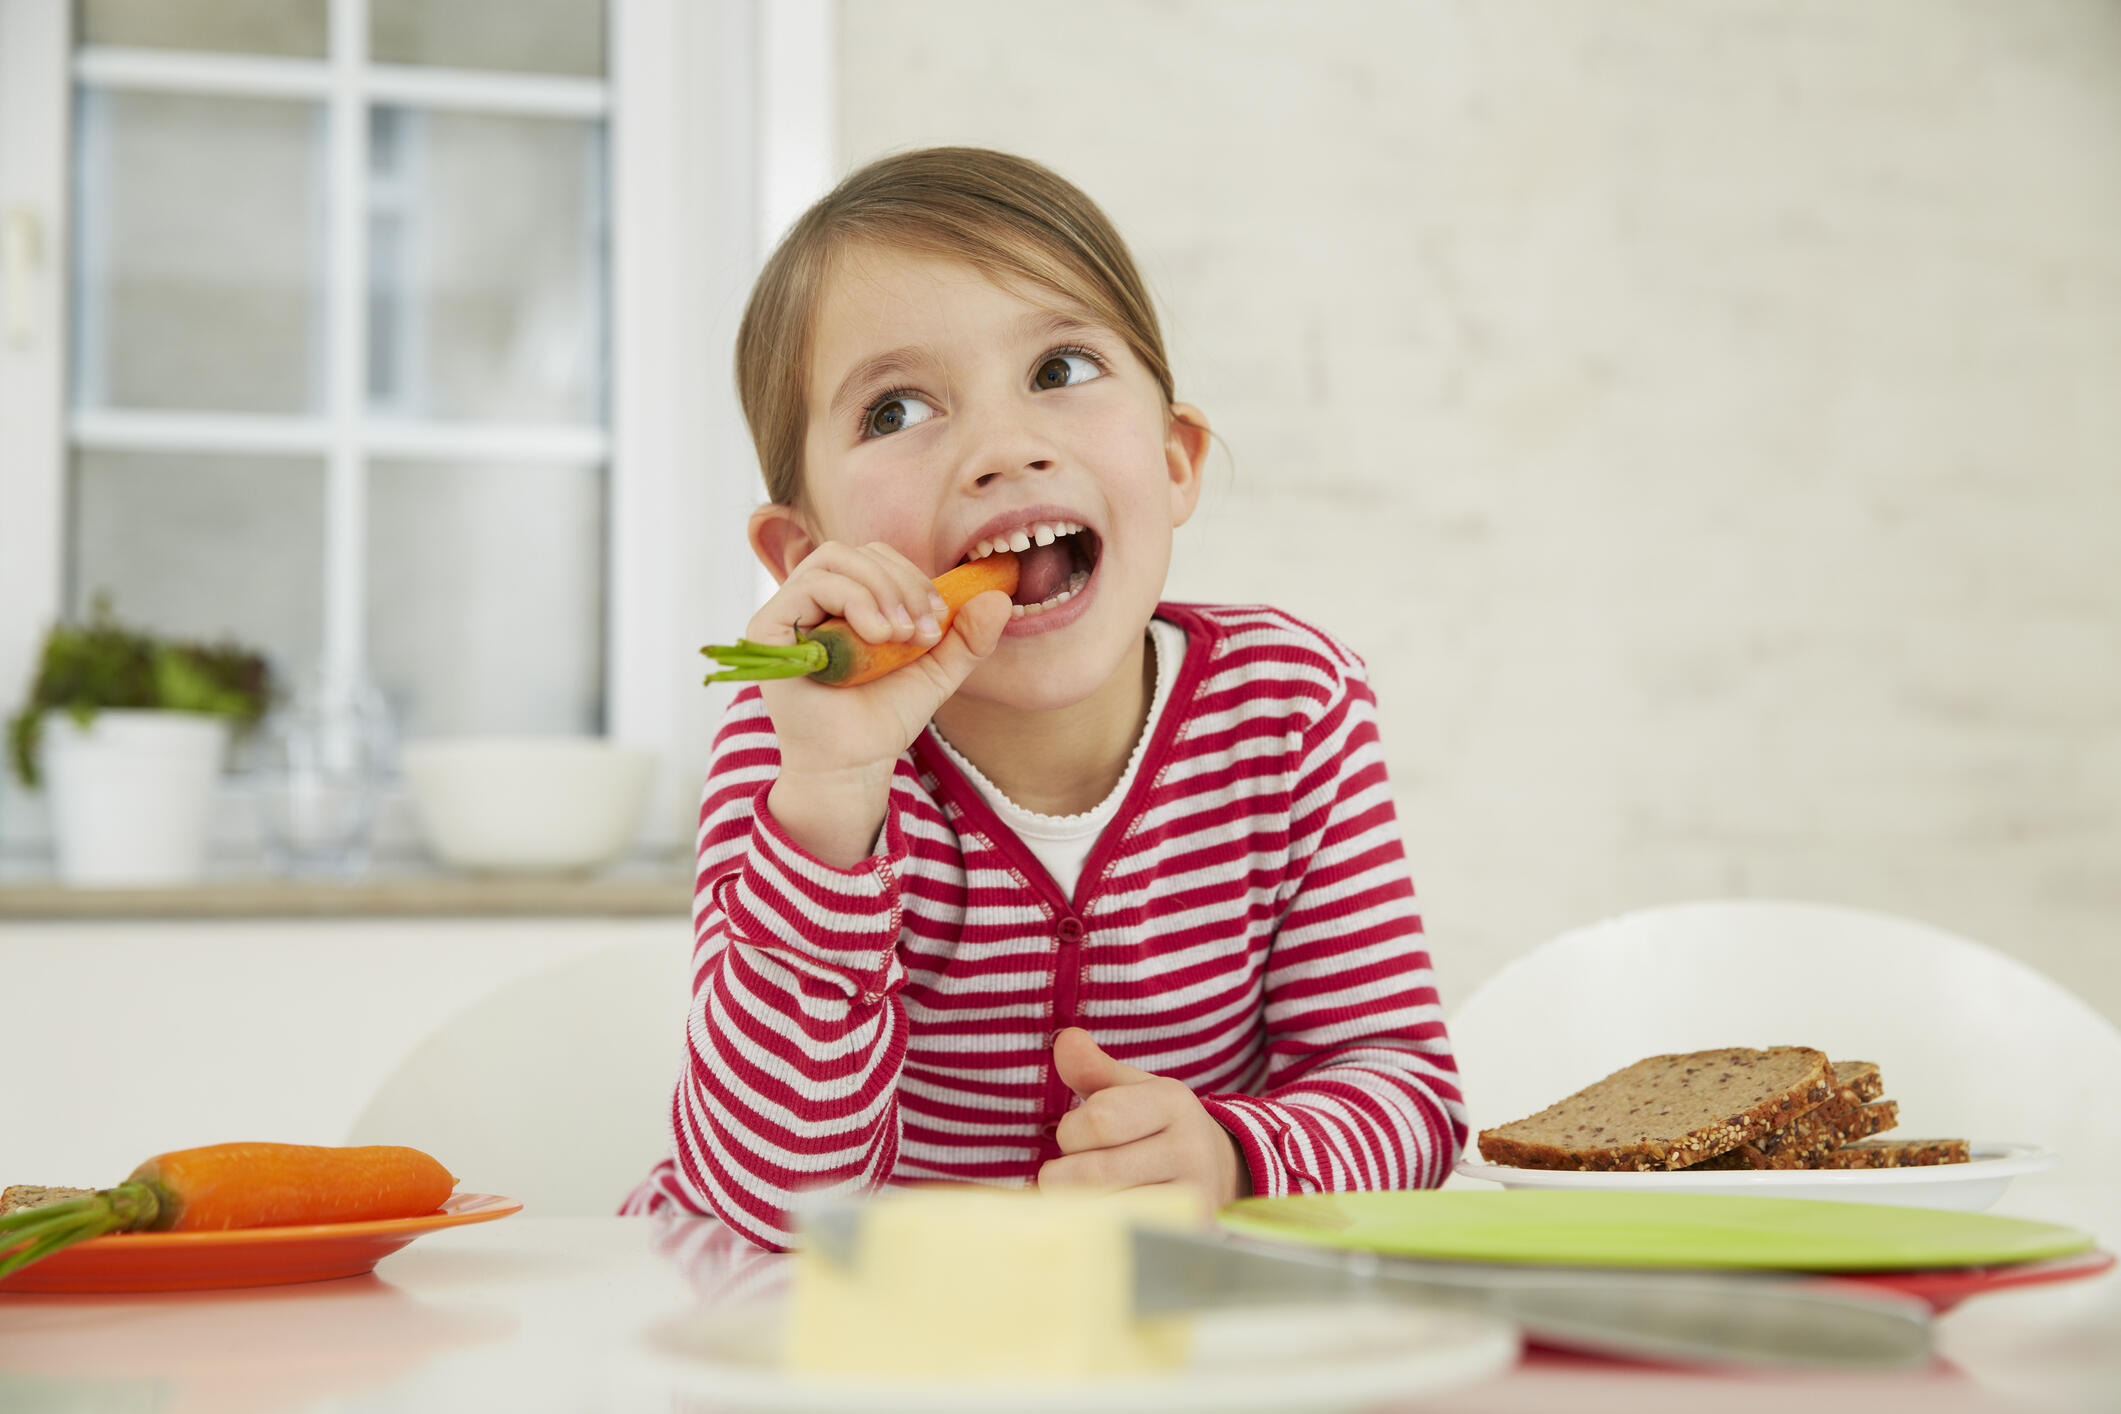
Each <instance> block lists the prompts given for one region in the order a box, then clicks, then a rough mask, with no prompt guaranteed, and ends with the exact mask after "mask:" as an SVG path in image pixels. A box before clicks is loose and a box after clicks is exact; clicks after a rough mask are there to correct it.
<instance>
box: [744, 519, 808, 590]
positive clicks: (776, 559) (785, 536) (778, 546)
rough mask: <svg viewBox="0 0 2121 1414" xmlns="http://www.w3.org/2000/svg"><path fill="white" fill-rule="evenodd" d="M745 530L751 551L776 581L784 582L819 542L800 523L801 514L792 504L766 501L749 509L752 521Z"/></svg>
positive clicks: (801, 521)
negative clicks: (757, 506) (754, 508)
mask: <svg viewBox="0 0 2121 1414" xmlns="http://www.w3.org/2000/svg"><path fill="white" fill-rule="evenodd" d="M746 534H747V536H748V537H749V539H750V541H751V553H752V554H754V555H756V556H758V557H759V563H760V564H762V565H764V566H765V567H766V573H768V574H770V575H772V576H773V582H774V583H775V584H784V583H786V582H787V579H788V576H789V575H791V574H794V573H795V567H796V566H797V565H799V564H801V563H802V562H803V560H804V558H805V557H806V556H808V555H809V554H810V552H811V551H812V550H815V549H816V548H817V546H818V542H817V539H816V537H814V536H812V535H811V533H810V530H809V527H807V526H805V525H804V524H803V517H802V515H801V513H800V512H798V511H797V510H796V508H795V507H793V506H783V505H779V504H776V503H771V502H769V503H768V504H766V505H763V506H760V507H759V508H758V509H757V510H755V511H753V512H752V513H751V524H750V525H749V527H747V530H746Z"/></svg>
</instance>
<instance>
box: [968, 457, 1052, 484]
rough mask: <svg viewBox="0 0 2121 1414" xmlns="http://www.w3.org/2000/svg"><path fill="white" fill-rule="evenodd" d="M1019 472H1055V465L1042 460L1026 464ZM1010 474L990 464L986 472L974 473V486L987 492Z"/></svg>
mask: <svg viewBox="0 0 2121 1414" xmlns="http://www.w3.org/2000/svg"><path fill="white" fill-rule="evenodd" d="M1018 470H1021V471H1026V472H1031V471H1051V470H1053V463H1052V462H1051V461H1050V460H1048V459H1045V458H1040V459H1038V460H1036V461H1027V462H1025V463H1024V464H1023V465H1022V466H1021V467H1020V468H1018ZM1008 474H1009V472H1008V470H1007V469H1006V468H1003V467H999V466H993V465H992V464H989V469H987V470H985V471H980V470H975V471H974V473H973V477H972V484H973V485H974V486H977V487H979V488H980V489H981V490H985V489H986V488H987V487H989V486H991V485H993V484H994V483H995V482H997V481H1000V480H1001V479H1002V478H1003V477H1005V476H1007V475H1008Z"/></svg>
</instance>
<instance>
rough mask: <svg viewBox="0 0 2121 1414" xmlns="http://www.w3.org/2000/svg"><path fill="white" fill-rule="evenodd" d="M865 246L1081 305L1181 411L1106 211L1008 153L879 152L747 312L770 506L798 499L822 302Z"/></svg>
mask: <svg viewBox="0 0 2121 1414" xmlns="http://www.w3.org/2000/svg"><path fill="white" fill-rule="evenodd" d="M861 245H868V246H875V247H880V248H885V249H895V250H902V251H909V252H913V253H917V254H923V255H934V256H941V257H944V258H947V259H952V260H962V261H964V262H965V263H966V264H968V265H971V266H973V267H974V268H975V269H977V270H979V271H980V272H981V273H983V274H985V275H986V276H987V277H988V278H990V279H994V280H997V281H999V282H1019V281H1021V282H1028V283H1030V284H1032V285H1035V286H1039V287H1042V288H1044V289H1047V290H1050V291H1052V292H1053V293H1055V294H1058V295H1060V296H1062V297H1063V298H1066V299H1068V300H1072V301H1073V302H1075V303H1076V304H1078V305H1080V306H1082V307H1083V308H1084V309H1086V310H1088V311H1089V312H1090V315H1091V317H1092V318H1093V319H1094V320H1096V322H1098V323H1100V324H1103V325H1105V326H1107V327H1108V328H1110V329H1112V330H1113V331H1114V332H1115V333H1117V334H1118V335H1119V336H1120V337H1121V338H1122V339H1124V340H1126V342H1127V345H1128V347H1129V348H1131V349H1132V350H1133V351H1134V354H1135V357H1137V358H1139V359H1140V360H1141V361H1142V363H1143V364H1144V365H1145V366H1146V367H1147V368H1148V370H1149V372H1150V374H1151V375H1152V376H1153V377H1154V378H1155V379H1156V382H1157V386H1158V387H1159V388H1161V389H1162V390H1163V395H1164V405H1165V406H1166V407H1169V406H1170V405H1171V403H1172V401H1173V397H1174V394H1173V391H1172V383H1171V366H1170V363H1169V361H1168V360H1167V359H1166V358H1165V357H1164V340H1163V333H1162V331H1161V330H1160V329H1159V328H1158V327H1157V322H1156V310H1155V308H1154V307H1153V306H1152V305H1151V304H1150V302H1149V294H1148V291H1147V290H1146V289H1145V288H1144V286H1143V285H1142V280H1141V276H1140V274H1138V273H1137V272H1136V270H1135V268H1134V260H1133V258H1132V257H1131V256H1129V255H1128V254H1127V247H1126V244H1125V242H1123V241H1121V240H1120V238H1119V233H1118V232H1117V231H1115V230H1114V229H1113V228H1112V223H1111V222H1110V221H1108V220H1106V219H1105V213H1104V212H1102V211H1100V210H1098V208H1097V203H1095V202H1093V201H1092V200H1090V198H1089V197H1088V196H1085V195H1084V194H1083V192H1082V191H1081V190H1080V189H1079V188H1077V187H1076V186H1075V185H1074V184H1072V183H1070V182H1068V181H1066V180H1064V179H1062V178H1061V177H1059V176H1058V175H1056V174H1055V173H1053V172H1052V171H1050V170H1048V169H1047V168H1045V167H1041V166H1040V165H1039V164H1038V163H1036V162H1032V161H1029V160H1027V159H1025V158H1022V157H1015V156H1011V155H1010V154H1009V153H1006V152H995V151H992V150H989V149H987V148H981V147H928V148H922V149H920V150H918V151H914V152H904V153H899V154H897V155H895V156H891V157H882V158H879V159H877V160H876V161H874V162H871V163H870V164H869V165H868V166H866V167H863V168H861V169H860V170H859V171H856V172H854V173H852V174H850V175H849V176H848V177H847V178H846V179H845V180H843V181H842V182H841V183H840V184H839V185H838V186H836V187H834V188H833V189H832V190H831V191H830V192H829V193H827V194H826V195H825V196H823V197H821V198H819V200H818V201H817V203H816V204H815V205H813V206H812V207H811V208H810V209H809V210H808V211H806V212H804V213H803V215H802V217H801V218H800V219H799V220H797V222H796V223H795V225H794V226H793V227H791V228H790V229H789V231H788V234H787V235H786V236H783V237H782V238H781V243H780V245H779V246H777V247H776V248H775V249H774V252H773V255H772V257H771V258H770V259H768V260H767V262H766V268H765V269H764V270H762V271H760V272H759V278H758V283H757V284H756V285H754V286H753V287H752V290H751V299H750V300H749V302H748V303H746V305H745V306H744V320H743V323H742V324H741V325H740V326H739V327H738V329H737V336H736V382H737V396H738V398H739V399H740V400H741V401H742V403H743V406H744V420H745V421H746V422H747V423H749V424H750V427H751V440H752V443H753V445H754V446H756V447H757V448H758V455H759V467H760V469H761V470H762V471H764V473H765V476H766V494H767V496H768V497H770V498H771V499H772V500H773V501H775V502H778V503H779V504H781V505H790V506H792V505H796V504H798V502H799V501H800V500H801V497H802V491H803V438H804V435H805V433H806V431H807V429H808V423H809V398H810V387H809V383H810V348H811V340H812V337H813V333H814V331H815V329H816V327H817V306H818V300H819V298H820V297H821V296H822V294H823V292H824V289H825V286H826V284H827V282H828V281H829V280H830V278H831V276H832V272H833V269H834V265H835V262H836V261H837V260H838V259H839V257H840V255H841V253H842V252H843V251H845V250H847V249H849V248H851V247H856V246H861Z"/></svg>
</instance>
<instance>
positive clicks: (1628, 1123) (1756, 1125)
mask: <svg viewBox="0 0 2121 1414" xmlns="http://www.w3.org/2000/svg"><path fill="white" fill-rule="evenodd" d="M1833 1092H1834V1084H1833V1068H1832V1067H1831V1066H1830V1065H1829V1064H1828V1063H1827V1058H1826V1056H1825V1054H1824V1053H1823V1052H1820V1051H1815V1050H1813V1049H1812V1048H1811V1047H1809V1046H1771V1047H1769V1048H1768V1049H1766V1050H1751V1049H1747V1048H1745V1047H1732V1048H1728V1049H1724V1050H1716V1051H1692V1052H1687V1053H1684V1054H1677V1055H1665V1056H1651V1057H1650V1058H1649V1059H1647V1060H1639V1061H1637V1062H1635V1064H1633V1065H1631V1066H1627V1067H1625V1068H1624V1069H1621V1070H1617V1071H1615V1072H1613V1073H1612V1074H1611V1075H1608V1076H1607V1077H1606V1078H1605V1079H1603V1080H1601V1081H1599V1082H1597V1083H1596V1084H1594V1085H1589V1086H1586V1087H1585V1088H1583V1089H1581V1090H1579V1091H1577V1092H1576V1093H1575V1094H1573V1095H1571V1096H1569V1097H1568V1098H1567V1099H1565V1100H1561V1101H1558V1102H1556V1103H1555V1104H1551V1105H1549V1106H1547V1107H1546V1108H1545V1109H1543V1110H1541V1111H1540V1112H1539V1113H1537V1114H1535V1115H1530V1116H1527V1117H1526V1118H1524V1119H1520V1120H1514V1121H1512V1122H1511V1123H1509V1124H1505V1125H1499V1126H1497V1127H1496V1128H1494V1129H1484V1130H1482V1131H1481V1133H1480V1153H1481V1157H1482V1158H1485V1159H1486V1160H1488V1162H1490V1163H1495V1164H1509V1165H1512V1166H1515V1167H1518V1168H1540V1169H1596V1170H1616V1169H1635V1170H1646V1169H1677V1168H1685V1167H1687V1166H1688V1165H1689V1164H1694V1163H1698V1162H1700V1161H1701V1160H1702V1159H1706V1158H1708V1157H1710V1156H1712V1155H1715V1154H1721V1153H1725V1152H1728V1151H1729V1150H1731V1149H1735V1148H1737V1147H1738V1146H1739V1145H1740V1144H1744V1143H1748V1142H1750V1141H1752V1140H1754V1139H1758V1138H1759V1137H1760V1136H1761V1135H1763V1134H1766V1133H1767V1132H1768V1131H1770V1130H1773V1129H1779V1128H1781V1127H1782V1126H1784V1125H1786V1124H1788V1123H1789V1122H1790V1121H1791V1120H1792V1119H1794V1118H1795V1117H1796V1116H1798V1115H1800V1114H1802V1113H1804V1112H1805V1111H1806V1110H1809V1109H1813V1108H1814V1107H1816V1106H1818V1105H1820V1104H1822V1103H1824V1102H1825V1101H1826V1099H1827V1098H1828V1096H1830V1095H1831V1094H1833Z"/></svg>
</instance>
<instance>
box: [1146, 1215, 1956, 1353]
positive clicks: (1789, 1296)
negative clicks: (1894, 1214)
mask: <svg viewBox="0 0 2121 1414" xmlns="http://www.w3.org/2000/svg"><path fill="white" fill-rule="evenodd" d="M1133 1254H1134V1306H1135V1313H1136V1314H1137V1315H1142V1316H1149V1315H1158V1314H1163V1313H1168V1312H1177V1311H1199V1310H1212V1309H1217V1308H1228V1307H1238V1306H1258V1305H1280V1304H1310V1303H1314V1302H1321V1301H1324V1302H1333V1301H1370V1302H1377V1301H1393V1302H1408V1303H1413V1304H1419V1305H1432V1306H1442V1307H1448V1308H1453V1309H1461V1310H1475V1311H1482V1312H1487V1313H1490V1314H1494V1315H1498V1316H1501V1317H1503V1318H1505V1319H1507V1320H1510V1321H1514V1322H1515V1323H1516V1324H1517V1325H1519V1326H1520V1327H1522V1328H1523V1330H1524V1332H1525V1334H1526V1335H1527V1336H1528V1337H1530V1338H1531V1339H1534V1340H1537V1341H1539V1342H1540V1343H1541V1344H1544V1345H1550V1346H1557V1347H1561V1348H1565V1349H1571V1350H1579V1351H1588V1352H1591V1353H1594V1354H1599V1355H1618V1356H1623V1357H1625V1358H1628V1359H1633V1360H1654V1361H1664V1362H1671V1363H1680V1364H1716V1365H1759V1366H1779V1367H1785V1368H1806V1369H1833V1370H1909V1369H1919V1368H1921V1367H1923V1366H1925V1365H1927V1364H1928V1363H1929V1361H1930V1358H1931V1331H1930V1321H1929V1308H1928V1306H1927V1305H1926V1304H1925V1303H1923V1302H1921V1301H1917V1300H1913V1299H1912V1298H1906V1297H1900V1296H1888V1295H1885V1294H1883V1293H1881V1294H1879V1295H1876V1296H1872V1295H1869V1294H1863V1295H1857V1294H1853V1293H1846V1292H1835V1291H1827V1290H1821V1289H1819V1287H1818V1286H1817V1285H1815V1284H1812V1283H1811V1282H1808V1281H1807V1280H1806V1279H1804V1278H1802V1277H1800V1276H1793V1275H1790V1274H1786V1273H1779V1272H1759V1273H1754V1272H1746V1273H1732V1272H1675V1271H1648V1270H1641V1269H1627V1270H1612V1269H1587V1268H1563V1267H1537V1268H1512V1267H1495V1266H1489V1265H1473V1264H1465V1263H1434V1262H1415V1261H1411V1260H1406V1259H1393V1258H1381V1257H1379V1256H1377V1255H1376V1254H1374V1253H1369V1252H1341V1251H1333V1250H1328V1249H1312V1248H1295V1247H1282V1246H1276V1245H1269V1244H1260V1243H1254V1242H1251V1241H1247V1240H1244V1239H1235V1238H1228V1237H1211V1236H1202V1235H1194V1234H1190V1233H1181V1232H1173V1231H1169V1230H1162V1229H1150V1228H1136V1229H1134V1230H1133Z"/></svg>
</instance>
